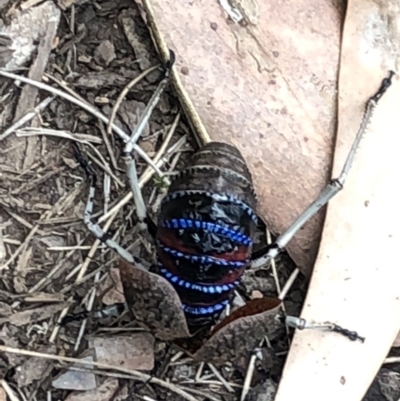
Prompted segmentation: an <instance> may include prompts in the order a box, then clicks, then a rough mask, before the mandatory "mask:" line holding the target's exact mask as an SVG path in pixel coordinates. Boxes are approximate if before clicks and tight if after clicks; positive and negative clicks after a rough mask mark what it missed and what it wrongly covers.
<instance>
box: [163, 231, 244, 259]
mask: <svg viewBox="0 0 400 401" xmlns="http://www.w3.org/2000/svg"><path fill="white" fill-rule="evenodd" d="M157 238H158V239H159V240H160V241H161V242H162V243H163V244H164V245H166V246H168V247H169V248H172V249H175V250H177V251H180V252H182V253H187V254H190V255H198V256H204V255H200V254H198V253H197V252H196V251H194V250H193V248H188V247H186V246H185V244H184V243H183V242H182V240H180V239H178V238H176V237H175V236H174V233H173V231H171V230H170V229H168V228H158V233H157ZM250 255H251V247H249V246H246V245H239V246H238V247H237V251H235V252H230V253H219V254H218V255H216V256H214V255H213V256H214V257H216V258H218V259H225V260H227V261H237V262H244V261H246V260H247V259H249V258H250ZM209 256H211V255H209Z"/></svg>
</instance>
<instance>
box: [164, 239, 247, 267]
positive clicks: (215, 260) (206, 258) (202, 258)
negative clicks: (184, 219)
mask: <svg viewBox="0 0 400 401" xmlns="http://www.w3.org/2000/svg"><path fill="white" fill-rule="evenodd" d="M157 244H158V246H159V247H160V248H161V249H162V250H163V251H164V252H165V253H168V254H169V255H171V256H173V257H175V258H178V259H187V260H190V261H191V262H196V263H200V264H206V263H211V264H215V265H218V266H225V267H235V268H241V267H244V266H246V264H247V263H249V261H250V259H246V260H245V261H243V262H242V261H240V262H239V261H236V260H229V261H228V260H225V259H218V258H215V257H213V256H208V255H203V256H198V255H192V254H189V253H183V252H180V251H177V250H175V249H171V248H169V247H168V246H165V245H164V244H162V243H161V242H160V241H157Z"/></svg>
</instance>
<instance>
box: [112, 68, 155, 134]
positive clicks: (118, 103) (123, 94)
mask: <svg viewBox="0 0 400 401" xmlns="http://www.w3.org/2000/svg"><path fill="white" fill-rule="evenodd" d="M159 67H161V65H155V66H154V67H150V68H148V69H147V70H146V71H143V72H142V73H141V74H139V75H138V76H137V77H136V78H134V79H132V81H131V82H129V84H128V85H126V86H125V88H124V89H123V90H122V92H121V93H120V95H119V96H118V99H117V101H116V102H115V105H114V107H113V109H112V110H111V114H110V121H109V122H108V125H107V134H108V135H110V134H111V130H112V125H113V123H114V120H115V116H116V115H117V112H118V109H119V107H120V106H121V103H122V101H123V100H124V99H125V97H126V95H127V94H128V93H129V91H130V90H131V89H132V88H133V87H134V86H135V85H136V84H138V83H139V82H140V81H141V80H142V79H143V78H145V77H146V76H147V75H149V74H150V73H151V72H153V71H155V70H156V69H157V68H159Z"/></svg>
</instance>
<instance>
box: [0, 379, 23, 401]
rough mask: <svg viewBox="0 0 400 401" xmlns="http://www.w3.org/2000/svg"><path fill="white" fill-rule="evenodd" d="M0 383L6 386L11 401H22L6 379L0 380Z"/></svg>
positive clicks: (5, 389)
mask: <svg viewBox="0 0 400 401" xmlns="http://www.w3.org/2000/svg"><path fill="white" fill-rule="evenodd" d="M0 384H1V386H2V387H3V388H4V391H5V392H6V393H7V395H8V397H9V398H10V401H20V400H19V398H18V397H17V396H16V395H15V393H14V391H13V389H12V388H11V387H10V386H9V384H8V383H7V382H6V381H5V380H4V379H3V380H1V381H0Z"/></svg>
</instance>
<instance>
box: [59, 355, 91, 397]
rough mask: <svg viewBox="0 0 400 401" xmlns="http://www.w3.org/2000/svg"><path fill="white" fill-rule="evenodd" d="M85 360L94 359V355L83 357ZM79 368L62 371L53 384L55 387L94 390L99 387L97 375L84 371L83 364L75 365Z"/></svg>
mask: <svg viewBox="0 0 400 401" xmlns="http://www.w3.org/2000/svg"><path fill="white" fill-rule="evenodd" d="M82 360H84V361H88V362H91V361H93V357H92V356H86V357H84V358H82ZM73 367H74V368H77V370H73V369H69V370H67V371H65V372H64V373H61V374H60V375H59V376H58V377H57V378H56V379H55V380H53V382H52V385H53V387H54V388H58V389H63V390H79V391H84V390H93V389H95V388H96V387H97V383H96V376H95V375H94V374H93V373H91V372H90V371H82V365H74V366H73Z"/></svg>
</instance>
